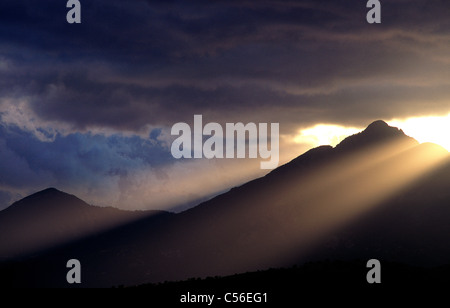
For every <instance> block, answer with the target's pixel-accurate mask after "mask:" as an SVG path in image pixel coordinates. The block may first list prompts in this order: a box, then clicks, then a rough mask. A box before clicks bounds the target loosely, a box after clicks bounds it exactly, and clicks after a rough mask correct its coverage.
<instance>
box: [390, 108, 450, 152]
mask: <svg viewBox="0 0 450 308" xmlns="http://www.w3.org/2000/svg"><path fill="white" fill-rule="evenodd" d="M388 124H389V125H390V126H395V127H399V128H401V129H402V130H403V132H404V133H405V134H406V135H408V136H411V137H413V138H414V139H416V140H417V141H419V142H420V143H423V142H432V143H436V144H438V145H440V146H442V147H444V148H445V149H446V150H448V151H450V113H449V114H448V115H446V116H431V117H416V118H408V119H393V120H391V121H388Z"/></svg>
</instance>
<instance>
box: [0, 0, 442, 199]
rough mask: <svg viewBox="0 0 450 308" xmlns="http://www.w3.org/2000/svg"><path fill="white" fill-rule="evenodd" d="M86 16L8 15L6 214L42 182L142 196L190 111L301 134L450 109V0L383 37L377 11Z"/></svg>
mask: <svg viewBox="0 0 450 308" xmlns="http://www.w3.org/2000/svg"><path fill="white" fill-rule="evenodd" d="M81 3H82V24H80V25H74V24H72V25H71V24H68V23H67V22H66V19H65V16H66V13H67V8H66V7H65V1H60V2H58V3H57V2H55V1H50V0H43V1H31V0H20V1H12V0H5V1H2V2H1V3H0V23H1V27H0V37H1V38H2V39H1V40H0V120H1V124H2V126H1V136H0V147H1V149H2V152H1V154H0V155H1V157H2V160H1V162H0V169H1V170H2V173H1V178H2V180H1V185H2V187H3V188H2V192H0V203H2V202H5V201H2V200H8V199H11V200H13V199H14V198H15V197H16V196H17V194H20V193H24V192H25V191H26V192H29V191H31V190H32V189H34V188H36V187H37V186H39V185H37V184H36V183H55V184H57V185H60V186H62V187H64V188H67V189H68V190H70V191H76V192H81V193H82V194H84V195H90V196H93V195H94V193H92V194H90V193H89V191H92V192H94V191H95V192H96V193H98V195H102V196H105V195H107V193H106V192H107V191H111V189H113V190H114V189H116V188H117V187H118V185H119V184H118V183H119V182H121V181H122V183H125V182H126V183H127V184H122V187H123V188H122V190H123V193H122V195H123V196H125V195H130V193H131V192H133V193H134V194H136V193H137V194H142V195H144V193H143V191H144V188H142V191H138V190H136V189H131V187H134V188H136V187H137V186H139V187H140V185H138V184H136V183H141V182H139V181H140V180H143V179H142V178H139V176H137V174H138V173H139V172H140V174H141V175H142V174H143V173H142V170H147V171H148V174H154V173H155V172H156V171H155V170H159V171H158V172H162V170H169V169H170V168H173V167H174V166H175V164H179V163H180V162H177V161H174V160H173V159H171V157H170V153H169V152H168V151H167V142H168V140H169V139H170V138H168V137H167V133H164V132H167V129H168V128H169V127H171V126H172V125H173V124H174V123H176V122H179V121H183V122H192V119H193V115H194V114H203V115H204V117H205V118H206V119H207V121H210V122H211V121H214V122H219V123H224V122H226V121H228V122H278V123H280V129H281V132H282V134H284V135H292V134H296V132H298V130H299V129H300V128H305V127H310V126H312V125H314V124H316V123H330V124H339V125H345V126H357V127H361V126H365V125H367V124H368V123H370V122H371V121H372V120H375V119H379V118H383V119H392V118H402V117H409V116H416V115H432V114H441V113H445V114H447V113H448V111H449V104H448V102H449V100H450V86H449V80H450V56H449V55H450V21H449V19H448V14H449V12H450V3H449V2H448V1H443V0H442V1H440V0H431V1H430V0H429V1H425V0H413V1H405V0H397V1H389V2H383V4H382V23H381V24H380V25H369V24H368V23H367V22H366V20H365V16H366V13H367V10H368V9H367V8H366V5H365V4H366V3H365V1H348V0H347V1H344V0H342V1H336V0H334V1H331V0H327V1H320V2H319V1H312V0H309V1H308V0H301V1H274V0H269V1H206V0H204V1H189V2H186V1H143V0H134V1H127V2H126V3H125V2H123V1H119V0H109V1H103V0H101V1H81ZM158 134H160V135H158ZM158 136H160V137H159V139H158ZM298 154H300V153H298ZM205 164H207V165H208V166H209V164H208V163H205ZM220 164H223V163H220ZM185 166H187V165H185ZM203 166H206V165H203ZM147 168H148V169H147ZM183 168H184V167H183ZM205 168H206V167H205ZM170 170H172V169H170ZM138 171H139V172H138ZM191 171H192V172H193V170H191ZM173 172H175V171H173ZM205 172H206V171H205ZM156 174H158V173H156ZM247 175H248V174H247ZM125 178H128V179H130V178H133V179H134V180H133V181H131V180H127V181H125V180H124V179H125ZM236 178H240V179H242V178H243V177H242V176H237V177H236ZM139 179H140V180H139ZM154 181H155V182H154V183H160V182H158V179H157V176H156V175H155V178H154ZM111 183H114V185H113V184H111ZM170 183H174V182H170ZM177 185H178V184H177ZM119 186H120V185H119ZM147 189H148V188H147ZM83 192H84V193H83ZM100 192H102V193H101V194H100ZM155 194H157V193H155ZM160 194H164V192H160ZM180 198H181V197H180ZM92 199H96V198H93V197H92ZM112 199H114V200H116V201H117V200H119V199H120V198H118V197H117V196H116V195H114V197H113V198H110V199H108V201H110V200H112ZM105 200H106V199H105ZM123 200H124V202H125V199H123ZM94 201H97V200H94ZM116 203H117V202H116Z"/></svg>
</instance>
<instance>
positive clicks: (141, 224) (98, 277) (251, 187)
mask: <svg viewBox="0 0 450 308" xmlns="http://www.w3.org/2000/svg"><path fill="white" fill-rule="evenodd" d="M193 180H195V175H193ZM449 184H450V164H449V161H448V152H447V151H446V150H445V149H443V148H442V147H440V146H438V145H434V144H429V143H425V144H419V143H418V142H417V141H416V140H414V139H413V138H411V137H408V136H406V135H405V134H404V133H403V131H401V130H399V129H397V128H395V127H390V126H389V125H387V124H386V123H385V122H383V121H376V122H374V123H372V124H371V125H369V126H368V127H367V128H366V129H365V130H364V131H362V132H361V133H358V134H355V135H353V136H350V137H348V138H346V139H345V140H343V141H342V142H341V143H340V144H339V145H337V146H336V147H334V148H333V147H331V146H320V147H317V148H314V149H311V150H310V151H308V152H306V153H304V154H303V155H300V156H299V157H297V158H295V159H293V160H292V161H291V162H289V163H287V164H285V165H283V166H280V167H279V168H277V169H275V170H273V171H272V172H270V173H269V174H267V175H266V176H264V177H261V178H258V179H256V180H253V181H250V182H248V183H246V184H244V185H242V186H240V187H235V188H233V189H231V190H230V191H228V192H226V193H224V194H222V195H219V196H217V197H215V198H213V199H211V200H208V201H206V202H203V203H201V204H199V205H198V206H196V207H194V208H192V209H189V210H187V211H185V212H182V213H179V214H174V215H169V216H167V217H166V218H165V219H157V220H155V219H152V218H151V217H150V218H147V217H141V218H139V219H136V220H133V221H132V222H130V223H128V224H123V225H121V226H120V227H117V228H114V229H112V230H108V231H105V232H102V233H99V234H97V235H96V236H92V237H87V238H83V239H81V240H78V241H76V242H73V243H71V244H68V245H65V246H63V247H60V248H56V249H54V250H52V251H49V252H46V253H42V254H40V255H38V256H35V257H31V258H28V259H25V260H24V261H21V263H20V262H19V263H18V264H13V265H11V266H9V267H8V273H9V275H10V277H14V279H13V280H14V284H17V285H20V286H23V285H25V286H30V285H31V286H32V285H34V284H35V283H38V284H39V285H40V286H43V285H46V286H50V285H53V286H54V285H57V286H66V285H67V284H66V282H65V267H64V264H65V262H66V261H67V260H68V259H72V258H78V259H79V260H80V261H81V262H82V264H83V277H84V284H83V286H112V285H121V284H126V285H129V284H139V283H148V282H161V281H174V280H181V279H187V278H189V277H206V276H216V275H232V274H235V273H243V272H247V271H256V270H264V269H267V268H271V267H283V266H291V265H293V264H304V263H305V262H310V261H321V260H353V259H367V260H368V259H372V258H377V259H380V260H386V261H389V262H400V263H407V264H416V265H423V266H433V265H434V266H439V265H445V264H450V246H449V245H448V242H449V240H450V224H449V221H450V207H449V204H450V192H449V191H448V186H449ZM48 194H49V195H50V196H51V195H54V194H56V195H59V193H56V192H55V191H54V190H50V192H48V191H47V192H46V191H44V192H41V193H39V194H38V196H37V197H36V196H34V197H33V196H30V197H28V198H26V199H24V200H22V201H21V202H23V203H28V202H30V204H29V205H27V206H21V204H20V203H19V204H15V205H13V206H11V207H10V209H11V211H13V210H14V208H21V209H22V210H23V211H25V212H27V211H28V209H31V208H34V207H36V208H42V207H41V206H39V205H38V206H35V204H34V203H36V204H39V200H42V203H43V204H44V203H45V204H46V203H47V202H48V201H45V200H46V199H47V198H49V197H48V196H47V195H48ZM66 197H67V196H66ZM40 198H42V199H40ZM55 198H56V197H55ZM73 198H75V197H73ZM68 199H71V198H68ZM74 200H75V199H74ZM76 200H79V199H76ZM31 203H33V204H31ZM50 203H51V202H50ZM83 204H84V203H83ZM42 206H44V205H42ZM51 207H52V210H51V211H53V209H54V206H51ZM80 207H82V206H81V205H80ZM84 207H89V206H87V205H84ZM77 208H78V207H77ZM5 213H8V212H6V210H5V211H4V212H0V219H4V218H2V217H3V216H4V215H5ZM36 215H37V216H39V213H36ZM89 215H90V214H89ZM37 216H35V217H37ZM72 217H73V216H72ZM86 217H87V216H86ZM89 217H90V216H89ZM64 219H71V218H68V217H66V218H64ZM14 221H15V222H16V223H19V221H21V222H20V223H22V220H21V218H20V217H16V218H14ZM48 223H49V229H55V228H56V229H58V226H53V225H52V223H51V222H50V221H49V222H48ZM25 230H28V229H27V228H25ZM26 232H28V231H26ZM2 233H3V232H2ZM105 260H107V262H105ZM30 264H32V266H31V265H30ZM55 264H59V266H57V265H55ZM25 265H28V266H25ZM24 268H26V270H24ZM30 277H34V279H30ZM43 277H45V278H43ZM27 278H28V280H27Z"/></svg>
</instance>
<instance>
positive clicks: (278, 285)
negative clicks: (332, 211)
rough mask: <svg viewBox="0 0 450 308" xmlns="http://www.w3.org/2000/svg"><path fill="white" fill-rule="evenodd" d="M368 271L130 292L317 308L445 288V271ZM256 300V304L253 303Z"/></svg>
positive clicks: (155, 297)
mask: <svg viewBox="0 0 450 308" xmlns="http://www.w3.org/2000/svg"><path fill="white" fill-rule="evenodd" d="M369 270H370V268H367V267H366V262H365V261H351V262H343V261H324V262H315V263H308V264H305V265H302V266H295V267H292V268H284V269H269V270H266V271H258V272H249V273H244V274H237V275H233V276H227V277H208V278H206V279H199V278H192V279H189V280H186V281H178V282H165V283H160V284H146V285H140V286H136V287H134V288H135V289H136V290H139V291H144V292H145V294H146V295H147V296H148V300H149V301H151V302H153V303H156V302H158V303H160V304H163V303H166V304H181V300H182V299H184V296H187V295H190V296H192V295H206V294H207V295H214V297H215V300H214V301H213V305H214V306H216V305H226V306H230V305H232V306H233V305H236V303H230V302H225V299H224V297H225V295H226V294H227V293H231V295H228V297H227V299H228V300H231V301H233V299H236V298H241V299H244V298H245V299H246V298H247V294H245V295H244V296H242V294H243V293H251V294H250V298H251V301H252V303H251V304H252V305H258V306H260V305H266V306H267V305H270V306H274V305H275V306H279V305H281V304H283V305H288V304H289V306H292V304H301V303H304V301H305V300H308V301H309V300H311V299H312V300H314V301H315V303H316V304H317V303H321V302H324V303H325V302H327V303H329V302H330V301H331V302H333V301H335V300H336V301H339V302H342V300H344V301H352V302H354V301H359V300H362V299H363V298H366V299H367V300H369V301H371V302H373V301H377V299H378V300H386V299H402V298H404V299H405V300H407V299H408V300H411V299H413V298H414V296H417V295H424V294H427V293H428V292H433V293H434V292H439V290H445V289H448V288H449V287H450V278H449V277H450V266H446V267H436V268H422V267H414V266H409V265H405V264H400V263H390V262H382V263H381V283H380V284H369V283H368V282H367V280H366V275H367V272H368V271H369ZM119 287H120V286H119ZM233 293H237V295H236V296H237V297H236V296H235V297H233ZM264 293H266V294H267V296H266V300H264V299H265V298H264V297H263V296H262V297H261V298H262V299H260V297H258V294H261V295H263V294H264ZM255 294H256V297H254V295H255ZM405 297H407V298H405ZM217 298H221V300H218V299H217ZM255 299H256V300H258V299H260V301H261V302H255ZM265 301H266V303H265ZM361 303H362V304H363V303H364V302H361ZM237 304H239V300H238V303H237ZM245 304H246V305H248V304H250V303H248V302H247V303H245ZM190 305H192V304H190ZM204 305H207V304H205V303H204Z"/></svg>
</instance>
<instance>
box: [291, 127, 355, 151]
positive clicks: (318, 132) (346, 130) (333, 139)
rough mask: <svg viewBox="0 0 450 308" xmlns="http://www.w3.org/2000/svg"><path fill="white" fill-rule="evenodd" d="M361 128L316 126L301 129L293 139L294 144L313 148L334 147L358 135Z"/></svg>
mask: <svg viewBox="0 0 450 308" xmlns="http://www.w3.org/2000/svg"><path fill="white" fill-rule="evenodd" d="M362 130H363V129H362V128H356V127H344V126H340V125H330V124H318V125H315V126H313V127H311V128H307V129H303V130H301V131H300V133H299V134H298V135H297V136H295V137H294V142H295V143H308V144H312V146H313V147H317V146H320V145H331V146H336V145H337V144H338V143H339V142H341V141H342V140H344V139H345V138H346V137H348V136H350V135H353V134H356V133H359V132H360V131H362Z"/></svg>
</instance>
